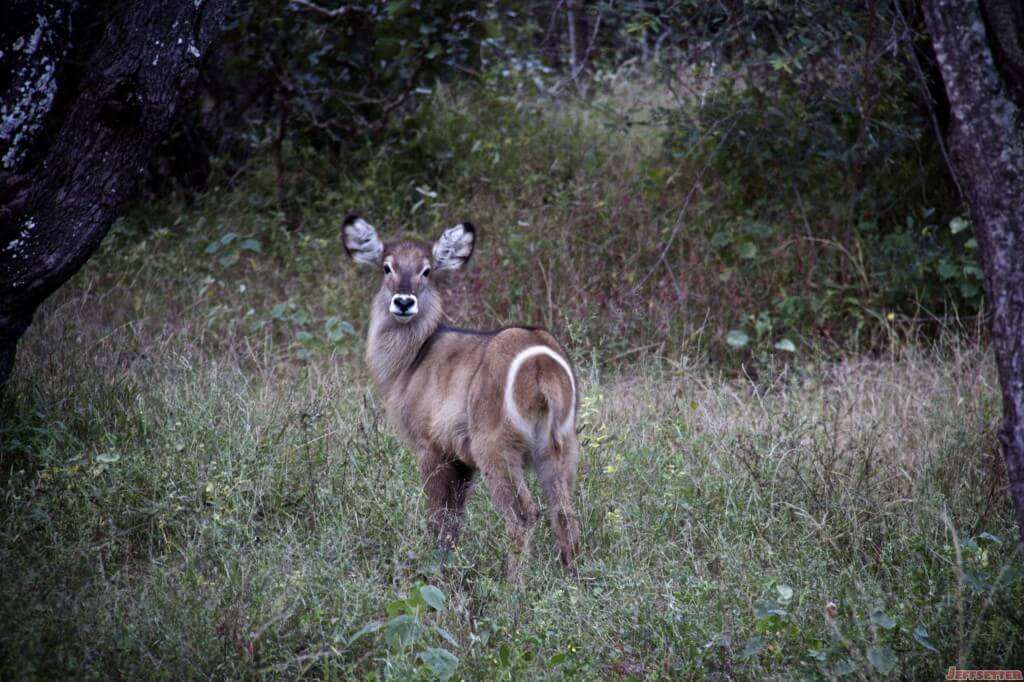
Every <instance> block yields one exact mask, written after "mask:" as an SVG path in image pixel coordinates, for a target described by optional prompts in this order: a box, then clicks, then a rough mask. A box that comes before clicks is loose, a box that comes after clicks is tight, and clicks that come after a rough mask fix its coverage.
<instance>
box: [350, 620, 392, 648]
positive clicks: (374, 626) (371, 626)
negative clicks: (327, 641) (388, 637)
mask: <svg viewBox="0 0 1024 682" xmlns="http://www.w3.org/2000/svg"><path fill="white" fill-rule="evenodd" d="M382 627H384V621H380V620H371V621H370V622H369V623H367V624H366V625H364V626H363V627H361V628H359V630H357V631H356V634H354V635H352V636H351V637H349V638H348V644H349V646H352V644H353V643H355V642H356V641H357V640H360V639H362V638H363V637H365V636H366V635H370V634H373V633H374V632H377V631H378V630H380V629H381V628H382Z"/></svg>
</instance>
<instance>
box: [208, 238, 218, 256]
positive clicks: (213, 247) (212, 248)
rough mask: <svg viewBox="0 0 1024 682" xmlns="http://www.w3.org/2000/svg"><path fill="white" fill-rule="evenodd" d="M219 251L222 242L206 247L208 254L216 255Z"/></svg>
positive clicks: (211, 243)
mask: <svg viewBox="0 0 1024 682" xmlns="http://www.w3.org/2000/svg"><path fill="white" fill-rule="evenodd" d="M218 251H220V242H219V241H216V242H210V243H209V245H208V246H207V247H206V253H209V254H214V253H217V252H218Z"/></svg>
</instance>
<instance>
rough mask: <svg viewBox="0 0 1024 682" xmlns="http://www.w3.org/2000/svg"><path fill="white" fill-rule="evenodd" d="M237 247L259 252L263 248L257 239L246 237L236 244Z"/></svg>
mask: <svg viewBox="0 0 1024 682" xmlns="http://www.w3.org/2000/svg"><path fill="white" fill-rule="evenodd" d="M238 248H240V249H242V250H244V251H253V252H255V253H259V252H260V251H262V250H263V246H262V245H261V244H260V242H259V240H258V239H246V240H245V241H243V242H242V243H241V244H239V245H238Z"/></svg>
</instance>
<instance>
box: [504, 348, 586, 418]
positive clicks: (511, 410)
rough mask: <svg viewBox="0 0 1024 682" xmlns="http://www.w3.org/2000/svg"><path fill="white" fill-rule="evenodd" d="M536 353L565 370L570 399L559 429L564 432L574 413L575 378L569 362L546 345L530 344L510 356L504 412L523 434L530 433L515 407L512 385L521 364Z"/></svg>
mask: <svg viewBox="0 0 1024 682" xmlns="http://www.w3.org/2000/svg"><path fill="white" fill-rule="evenodd" d="M536 355H546V356H548V357H549V358H551V359H552V360H554V361H555V362H557V363H558V364H559V365H561V366H562V369H564V370H565V373H566V375H567V376H568V377H569V386H570V388H572V401H571V402H570V403H569V412H568V414H566V416H565V421H564V422H562V426H561V427H560V429H559V430H560V431H561V432H562V433H565V432H566V431H568V430H569V429H570V428H572V420H573V416H574V415H575V413H576V380H575V379H573V377H572V368H571V367H569V363H568V362H566V361H565V358H563V357H562V356H561V355H559V354H558V353H556V352H555V351H553V350H551V348H549V347H548V346H530V347H529V348H526V349H525V350H521V351H519V354H518V355H516V356H515V357H514V358H512V362H511V364H509V366H508V373H507V374H506V376H505V412H506V413H507V414H508V418H509V421H511V422H512V424H513V426H515V427H516V428H517V429H519V430H520V431H521V432H522V433H523V435H527V436H528V435H530V433H531V429H530V425H529V424H527V423H526V420H525V419H523V416H522V415H521V414H519V410H518V408H516V403H515V400H514V399H513V396H512V394H513V387H514V386H515V382H516V375H517V374H518V373H519V368H520V367H522V366H523V363H524V362H526V361H527V360H529V359H530V358H532V357H534V356H536Z"/></svg>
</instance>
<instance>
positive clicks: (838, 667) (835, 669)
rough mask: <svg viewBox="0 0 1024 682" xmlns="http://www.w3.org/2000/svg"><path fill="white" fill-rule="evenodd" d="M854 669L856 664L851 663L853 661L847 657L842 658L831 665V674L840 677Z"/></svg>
mask: <svg viewBox="0 0 1024 682" xmlns="http://www.w3.org/2000/svg"><path fill="white" fill-rule="evenodd" d="M856 669H857V666H855V665H854V664H853V661H851V660H850V659H848V658H843V659H840V660H838V661H836V662H835V665H833V666H832V674H833V675H835V676H836V677H842V676H844V675H849V674H850V673H852V672H853V671H854V670H856Z"/></svg>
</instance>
